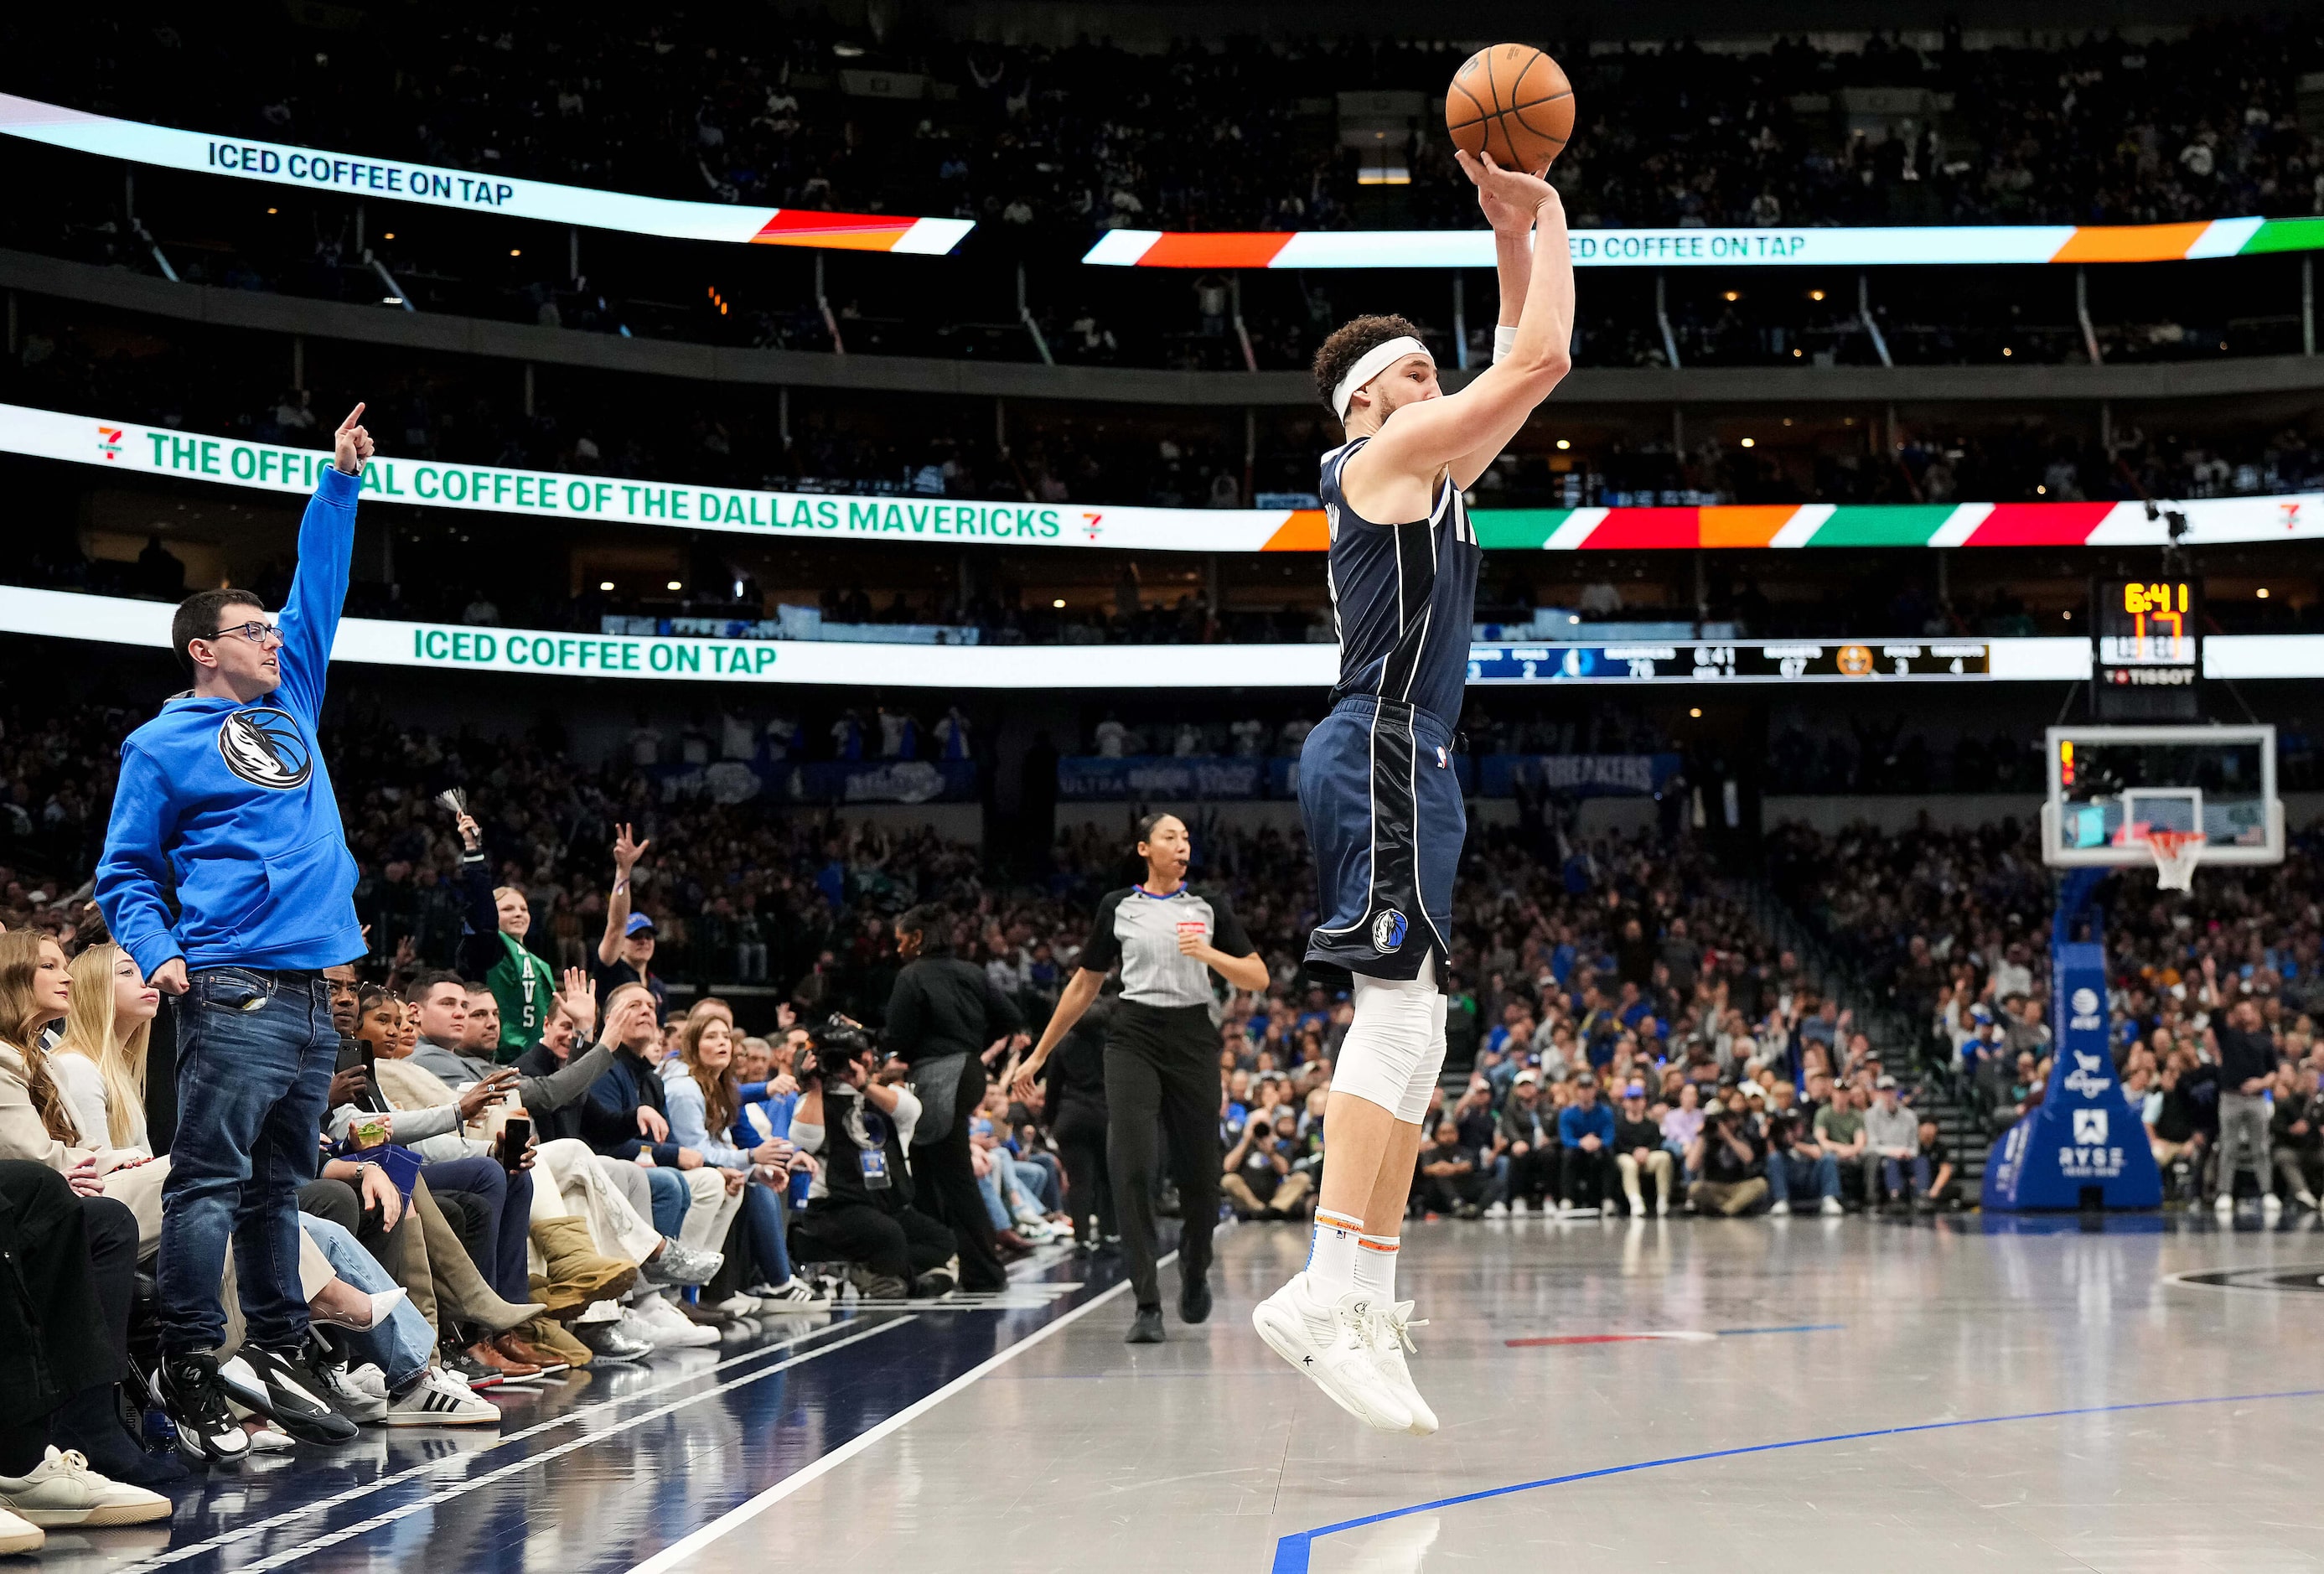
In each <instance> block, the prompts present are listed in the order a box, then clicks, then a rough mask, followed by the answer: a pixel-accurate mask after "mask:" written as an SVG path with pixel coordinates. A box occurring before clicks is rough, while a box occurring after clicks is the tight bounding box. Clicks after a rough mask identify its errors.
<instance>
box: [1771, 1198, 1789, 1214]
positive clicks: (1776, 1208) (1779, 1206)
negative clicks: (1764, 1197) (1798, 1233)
mask: <svg viewBox="0 0 2324 1574" xmlns="http://www.w3.org/2000/svg"><path fill="white" fill-rule="evenodd" d="M1791 1216H1792V1203H1791V1199H1789V1198H1788V1197H1778V1198H1776V1199H1775V1201H1773V1202H1770V1203H1768V1204H1767V1217H1768V1218H1770V1219H1789V1218H1790V1217H1791Z"/></svg>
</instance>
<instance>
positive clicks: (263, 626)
mask: <svg viewBox="0 0 2324 1574" xmlns="http://www.w3.org/2000/svg"><path fill="white" fill-rule="evenodd" d="M228 634H239V635H241V636H242V637H243V638H244V639H245V640H249V641H250V642H251V643H252V644H254V645H257V646H260V647H262V648H263V646H265V645H266V644H267V643H268V642H269V641H270V640H271V641H272V642H273V643H274V644H277V645H280V644H281V643H282V629H281V625H280V624H276V623H261V622H248V623H229V624H227V625H226V627H225V628H223V629H220V630H219V631H217V633H215V634H212V635H211V636H210V638H211V639H213V640H223V639H225V638H226V636H227V635H228Z"/></svg>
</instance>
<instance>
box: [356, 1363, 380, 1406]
mask: <svg viewBox="0 0 2324 1574" xmlns="http://www.w3.org/2000/svg"><path fill="white" fill-rule="evenodd" d="M347 1386H349V1387H350V1388H355V1389H359V1390H361V1391H362V1392H364V1393H365V1394H373V1395H378V1396H379V1397H380V1398H382V1399H385V1398H386V1397H388V1393H387V1374H386V1373H384V1372H383V1371H381V1370H380V1369H379V1368H378V1367H376V1366H374V1365H373V1364H372V1363H371V1362H369V1361H365V1362H364V1364H363V1365H362V1366H360V1367H348V1368H347Z"/></svg>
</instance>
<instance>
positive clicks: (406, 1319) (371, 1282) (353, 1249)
mask: <svg viewBox="0 0 2324 1574" xmlns="http://www.w3.org/2000/svg"><path fill="white" fill-rule="evenodd" d="M299 1224H300V1228H301V1229H305V1230H306V1232H307V1235H308V1238H309V1239H310V1240H312V1241H313V1242H314V1243H315V1244H316V1245H317V1246H318V1247H321V1248H322V1252H323V1255H324V1256H327V1257H328V1258H330V1259H331V1267H332V1269H333V1271H335V1272H336V1273H337V1275H339V1277H340V1278H342V1279H345V1280H346V1282H347V1283H348V1284H353V1285H354V1286H355V1288H356V1289H358V1290H361V1291H364V1293H368V1294H374V1295H375V1294H377V1293H379V1292H380V1291H382V1290H392V1289H394V1288H395V1280H394V1278H393V1276H392V1275H390V1274H389V1273H388V1271H387V1270H386V1269H385V1268H383V1267H381V1266H379V1259H378V1258H376V1257H374V1256H372V1255H371V1253H369V1252H367V1251H365V1250H364V1248H363V1247H362V1245H361V1243H359V1242H358V1241H357V1240H356V1239H355V1237H354V1236H352V1235H349V1234H348V1233H347V1232H346V1230H345V1229H342V1228H341V1227H340V1226H338V1225H336V1224H334V1223H332V1222H331V1221H330V1220H327V1219H318V1218H316V1217H315V1216H314V1215H313V1214H311V1213H301V1214H300V1215H299ZM337 1332H338V1335H339V1337H340V1338H341V1339H346V1341H347V1348H350V1349H352V1350H353V1351H355V1361H356V1362H357V1364H360V1363H362V1362H364V1361H370V1362H371V1363H373V1364H374V1366H376V1367H379V1369H380V1371H381V1372H382V1373H383V1375H384V1376H386V1378H387V1385H388V1388H389V1389H390V1390H391V1391H392V1390H394V1389H397V1388H401V1387H402V1386H403V1385H405V1384H406V1383H409V1382H410V1381H411V1379H413V1378H414V1377H417V1376H420V1373H421V1372H423V1371H425V1370H426V1369H427V1367H428V1356H429V1351H431V1350H433V1349H434V1348H436V1331H435V1330H433V1329H431V1328H429V1326H428V1320H427V1319H426V1318H424V1317H422V1316H420V1309H419V1308H418V1307H416V1306H414V1305H412V1304H411V1302H410V1299H409V1298H406V1299H404V1300H401V1301H399V1302H396V1303H395V1310H394V1311H392V1312H389V1313H388V1314H387V1321H385V1322H383V1323H381V1324H380V1325H379V1326H378V1327H377V1328H374V1329H371V1330H367V1331H365V1332H363V1333H357V1332H355V1330H352V1329H346V1328H343V1329H340V1330H337Z"/></svg>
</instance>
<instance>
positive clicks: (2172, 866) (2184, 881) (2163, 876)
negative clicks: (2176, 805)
mask: <svg viewBox="0 0 2324 1574" xmlns="http://www.w3.org/2000/svg"><path fill="white" fill-rule="evenodd" d="M2207 840H2209V838H2207V837H2205V836H2204V834H2203V833H2201V832H2200V831H2149V832H2148V833H2146V850H2147V851H2149V852H2152V853H2153V855H2154V885H2155V888H2156V889H2158V890H2165V891H2183V890H2187V889H2189V888H2191V887H2192V885H2193V883H2194V879H2195V863H2196V861H2197V860H2199V858H2201V857H2202V856H2203V843H2204V842H2206V841H2207Z"/></svg>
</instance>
